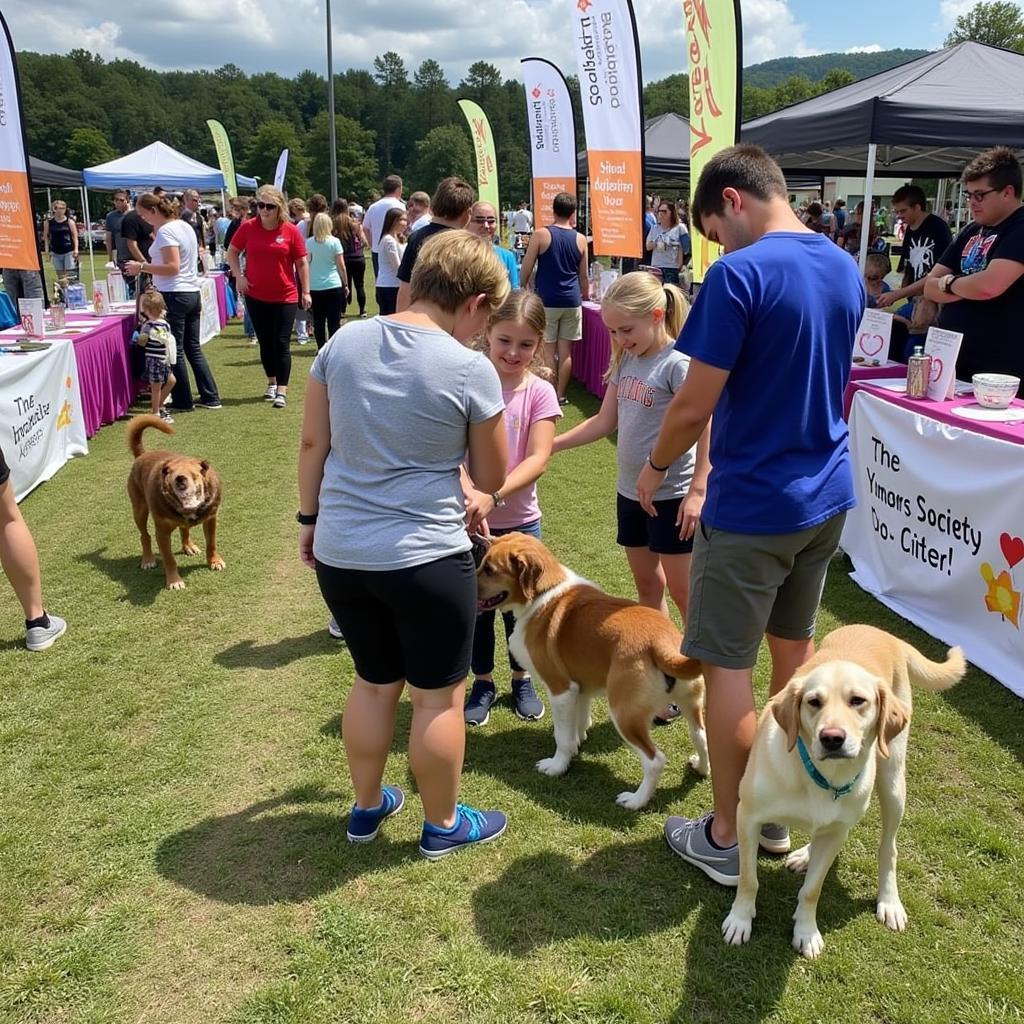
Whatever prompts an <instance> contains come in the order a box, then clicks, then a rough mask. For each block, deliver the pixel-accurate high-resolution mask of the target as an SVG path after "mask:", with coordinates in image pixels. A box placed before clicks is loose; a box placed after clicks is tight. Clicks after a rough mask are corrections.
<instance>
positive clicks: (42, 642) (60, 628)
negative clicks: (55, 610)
mask: <svg viewBox="0 0 1024 1024" xmlns="http://www.w3.org/2000/svg"><path fill="white" fill-rule="evenodd" d="M48 617H49V619H50V624H49V625H48V626H33V627H32V628H31V629H26V630H25V646H26V647H27V648H28V649H29V650H30V651H45V650H46V648H47V647H52V646H53V642H54V641H55V640H56V639H57V638H58V637H62V636H63V635H64V634H65V633H66V632H67V628H68V624H67V623H66V622H65V621H64V620H63V619H62V618H61V617H60V616H59V615H48Z"/></svg>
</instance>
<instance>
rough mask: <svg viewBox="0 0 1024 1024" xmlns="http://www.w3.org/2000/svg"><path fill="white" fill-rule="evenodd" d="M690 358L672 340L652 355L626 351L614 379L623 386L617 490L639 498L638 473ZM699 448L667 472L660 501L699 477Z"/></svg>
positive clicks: (680, 492) (657, 497) (657, 498)
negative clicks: (696, 474) (695, 473)
mask: <svg viewBox="0 0 1024 1024" xmlns="http://www.w3.org/2000/svg"><path fill="white" fill-rule="evenodd" d="M689 366H690V357H689V356H686V355H684V354H683V353H682V352H677V351H676V350H675V349H674V348H673V347H672V346H671V345H667V346H666V347H665V348H663V349H661V350H660V351H658V352H655V353H653V354H651V355H644V356H635V355H632V354H631V353H629V352H625V353H623V356H622V362H621V363H619V366H618V369H617V370H616V372H615V373H614V374H613V375H612V377H611V380H610V382H609V383H611V384H614V385H615V386H616V388H617V389H618V402H619V438H618V457H619V479H618V482H617V483H616V489H617V490H618V492H619V494H621V495H622V496H623V497H624V498H632V499H633V500H634V501H636V500H637V496H636V478H637V477H638V476H639V475H640V471H641V470H642V469H643V468H644V466H645V465H646V463H647V456H648V455H649V454H650V451H651V449H652V448H653V447H654V442H655V441H657V439H658V432H659V431H660V430H661V421H662V420H663V419H664V418H665V410H666V409H668V407H669V403H670V402H671V401H672V398H673V396H674V395H675V393H676V392H677V391H678V390H679V387H680V385H681V384H682V383H683V380H684V379H685V378H686V371H687V369H688V368H689ZM695 461H696V448H695V447H694V448H691V449H690V450H689V451H688V452H684V453H683V454H682V455H681V456H680V457H679V458H678V459H676V461H675V462H673V463H672V465H671V466H670V467H669V470H668V472H667V473H666V474H665V479H664V481H662V484H661V486H660V487H659V488H658V491H657V493H656V494H655V495H654V500H655V501H666V500H668V499H669V498H681V497H683V495H684V494H686V492H687V490H688V489H689V487H690V481H691V480H692V479H693V466H694V462H695Z"/></svg>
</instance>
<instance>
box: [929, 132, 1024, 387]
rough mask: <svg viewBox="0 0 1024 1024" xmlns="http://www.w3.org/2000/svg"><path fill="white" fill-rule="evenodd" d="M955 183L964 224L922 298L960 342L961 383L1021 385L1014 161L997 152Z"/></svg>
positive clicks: (1017, 170)
mask: <svg viewBox="0 0 1024 1024" xmlns="http://www.w3.org/2000/svg"><path fill="white" fill-rule="evenodd" d="M962 180H963V182H964V186H965V187H964V195H965V197H966V198H967V199H968V200H969V201H970V211H971V217H972V220H971V223H970V224H968V225H967V227H965V228H964V230H963V231H961V232H960V234H959V235H957V237H956V240H955V241H954V242H953V244H952V245H950V247H949V248H948V249H947V250H946V252H945V254H944V255H943V256H942V257H941V259H940V261H939V262H938V263H937V264H936V265H935V267H934V268H933V269H932V272H931V274H929V276H928V279H927V281H926V282H925V290H924V294H925V297H926V298H929V299H932V300H934V301H935V302H938V303H939V304H940V306H941V312H940V314H939V326H940V327H943V328H945V329H947V330H950V331H959V332H961V333H962V334H963V336H964V340H963V342H962V344H961V346H960V356H959V358H958V359H957V362H956V371H957V376H958V377H959V378H960V379H961V380H970V379H971V377H972V375H973V374H975V373H1011V374H1014V375H1015V376H1018V377H1021V378H1022V380H1024V344H1022V342H1021V324H1024V206H1021V167H1020V163H1018V161H1017V158H1016V157H1015V156H1014V155H1013V153H1012V151H1011V150H1009V149H1007V148H1006V147H1005V146H998V147H996V148H995V149H990V150H987V151H986V152H984V153H982V154H981V155H980V156H978V157H977V158H976V159H975V160H973V161H972V162H971V163H969V164H968V165H967V167H966V168H965V169H964V173H963V176H962ZM1019 393H1024V386H1022V389H1021V392H1019Z"/></svg>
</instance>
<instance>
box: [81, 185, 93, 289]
mask: <svg viewBox="0 0 1024 1024" xmlns="http://www.w3.org/2000/svg"><path fill="white" fill-rule="evenodd" d="M82 205H83V206H84V207H85V235H86V237H87V238H88V239H89V270H90V271H92V283H93V285H94V286H95V284H96V260H95V259H94V258H93V253H92V221H91V220H90V218H89V193H88V191H87V190H86V188H85V186H84V185H83V186H82ZM79 259H81V257H79Z"/></svg>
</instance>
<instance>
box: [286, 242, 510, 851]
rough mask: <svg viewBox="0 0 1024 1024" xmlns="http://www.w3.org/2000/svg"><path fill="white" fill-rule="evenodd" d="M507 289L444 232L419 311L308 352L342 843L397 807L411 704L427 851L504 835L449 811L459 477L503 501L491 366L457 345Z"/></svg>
mask: <svg viewBox="0 0 1024 1024" xmlns="http://www.w3.org/2000/svg"><path fill="white" fill-rule="evenodd" d="M507 293H508V275H507V274H506V273H505V269H504V266H503V265H502V264H501V262H500V261H499V260H498V258H497V257H496V256H495V255H494V253H493V251H492V247H491V246H489V245H488V244H486V243H485V242H483V240H481V239H479V238H477V237H475V236H473V235H470V234H469V233H468V232H465V231H446V232H444V233H443V234H441V235H438V236H437V238H435V239H431V240H430V241H429V242H428V243H427V244H426V245H424V247H423V250H422V252H421V254H420V257H419V260H418V261H417V264H416V269H415V271H414V273H413V278H412V282H411V304H410V306H409V308H408V309H407V310H406V311H405V312H403V313H398V314H395V315H393V316H386V317H375V318H374V319H372V320H368V321H360V322H355V323H351V324H349V325H347V326H346V327H343V328H342V329H341V330H340V331H339V332H338V333H337V334H336V335H335V336H334V337H333V338H332V339H331V340H330V341H329V342H328V343H327V344H326V345H325V346H324V347H323V348H322V349H321V350H320V352H318V353H317V356H316V359H315V360H314V362H313V366H312V369H311V370H310V376H309V381H308V383H307V387H306V404H305V412H304V417H303V424H302V446H301V450H300V453H299V499H300V508H299V513H298V520H299V523H300V524H301V526H300V535H299V552H300V556H301V558H302V561H303V562H304V563H305V564H306V565H309V566H310V567H312V568H314V569H316V573H317V579H318V581H319V584H320V589H321V592H322V593H323V595H324V600H325V601H326V602H327V605H328V607H329V608H330V610H331V612H332V614H333V616H334V618H335V620H336V622H337V624H338V626H339V627H340V628H341V631H342V632H343V634H344V636H345V639H346V641H347V642H348V649H349V653H350V654H351V655H352V659H353V661H354V662H355V667H356V678H355V681H354V683H353V686H352V689H351V691H350V693H349V697H348V700H347V702H346V705H345V714H344V717H343V727H342V738H343V740H344V743H345V751H346V754H347V756H348V764H349V771H350V773H351V776H352V785H353V788H354V790H355V797H356V800H355V805H354V807H353V808H352V813H351V816H350V818H349V824H348V838H349V839H350V840H351V841H352V842H369V841H370V840H372V839H374V838H375V837H376V835H377V831H378V829H379V828H380V824H381V822H382V821H383V820H384V819H385V818H387V817H390V815H392V814H395V813H397V811H399V810H400V809H401V808H402V806H403V804H404V802H405V796H404V794H403V793H402V791H401V789H399V788H398V787H397V786H383V785H382V780H383V774H384V767H385V763H386V761H387V757H388V753H389V751H390V747H391V739H392V735H393V732H394V724H395V710H396V708H397V705H398V699H399V697H400V696H401V693H402V690H403V688H404V687H405V684H406V683H408V684H409V693H410V698H411V702H412V706H413V718H412V728H411V730H410V736H409V762H410V765H411V767H412V771H413V775H414V776H415V778H416V785H417V788H418V790H419V794H420V799H421V800H422V802H423V816H424V823H423V832H422V834H421V837H420V852H421V853H422V854H423V855H424V856H425V857H430V858H436V857H442V856H445V855H446V854H448V853H451V852H453V851H455V850H457V849H459V848H461V847H462V846H465V845H467V844H469V843H475V842H482V841H486V840H488V839H494V838H497V836H499V835H500V834H501V833H502V832H503V831H504V830H505V825H506V819H505V815H504V814H502V813H501V812H500V811H476V810H474V809H473V808H469V807H464V806H463V805H461V804H457V803H456V796H457V793H458V787H459V778H460V775H461V772H462V760H463V754H464V751H465V723H464V719H463V714H462V705H463V701H464V693H465V680H466V676H467V675H468V672H469V659H470V651H471V647H472V637H473V626H474V622H475V618H476V573H475V567H474V564H473V557H472V554H471V544H470V539H469V535H468V533H467V531H466V522H465V505H464V497H463V493H462V488H461V484H460V478H459V471H460V467H461V466H462V464H463V463H464V462H466V463H468V468H469V472H470V474H471V475H472V477H473V480H474V481H475V482H476V485H477V486H478V487H480V488H482V489H483V490H485V491H496V490H497V489H498V488H499V487H500V486H501V484H502V482H503V481H504V477H505V465H506V439H505V429H504V423H503V417H502V411H503V408H504V403H503V401H502V396H501V385H500V383H499V380H498V375H497V373H496V371H495V369H494V367H493V365H492V364H491V363H490V362H489V361H488V360H487V359H486V358H485V357H484V356H483V355H482V354H481V353H478V352H473V351H471V350H470V349H468V348H466V347H464V346H463V345H462V344H460V342H462V341H465V340H467V339H469V338H471V337H473V336H474V335H475V334H477V333H479V332H480V331H482V330H483V327H484V324H485V322H486V319H487V317H488V315H489V314H490V312H491V310H492V309H493V308H496V307H497V306H498V305H499V304H500V303H501V302H502V301H503V299H504V298H505V295H506V294H507Z"/></svg>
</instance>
